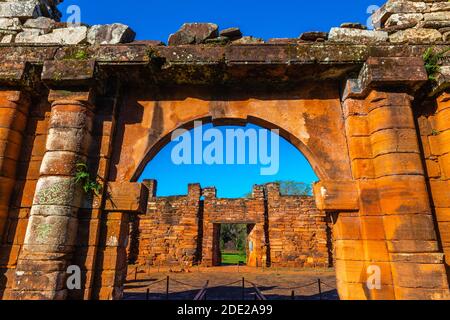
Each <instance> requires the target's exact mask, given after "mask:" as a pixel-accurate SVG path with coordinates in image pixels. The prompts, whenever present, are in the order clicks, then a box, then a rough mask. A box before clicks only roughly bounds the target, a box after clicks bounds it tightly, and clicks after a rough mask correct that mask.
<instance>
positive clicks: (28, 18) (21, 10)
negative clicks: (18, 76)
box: [0, 0, 136, 45]
mask: <svg viewBox="0 0 450 320" xmlns="http://www.w3.org/2000/svg"><path fill="white" fill-rule="evenodd" d="M61 2H63V0H0V43H42V44H61V45H64V44H68V45H75V44H83V43H89V44H118V43H129V42H132V41H134V38H135V35H136V34H135V32H134V31H133V30H132V29H131V28H130V27H129V26H126V25H124V24H121V23H113V24H108V25H94V26H91V27H89V26H87V25H83V24H81V25H70V24H67V23H63V22H59V19H60V18H61V13H60V12H59V11H58V9H57V5H58V4H60V3H61Z"/></svg>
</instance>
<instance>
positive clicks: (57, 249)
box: [13, 90, 94, 299]
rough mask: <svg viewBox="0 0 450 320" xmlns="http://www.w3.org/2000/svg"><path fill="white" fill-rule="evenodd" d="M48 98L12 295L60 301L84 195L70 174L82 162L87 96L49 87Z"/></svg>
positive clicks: (87, 134) (90, 112)
mask: <svg viewBox="0 0 450 320" xmlns="http://www.w3.org/2000/svg"><path fill="white" fill-rule="evenodd" d="M49 100H50V102H51V103H52V109H51V116H50V124H49V132H48V138H47V143H46V153H45V155H44V159H43V161H42V165H41V168H40V177H39V180H38V183H37V186H36V190H35V196H34V199H33V206H32V208H31V212H30V220H29V223H28V227H27V231H26V236H25V243H24V247H23V249H22V252H21V254H20V257H19V262H18V265H17V269H16V281H15V287H14V288H13V290H14V292H13V297H14V298H16V299H65V298H66V297H67V288H66V277H67V273H66V271H67V267H68V266H69V265H70V264H71V262H72V255H73V252H74V248H75V244H76V237H77V226H78V221H77V212H78V208H79V207H80V205H81V200H82V196H83V194H82V189H81V186H80V185H79V184H78V183H76V182H75V178H74V176H75V173H76V165H77V163H81V162H83V163H85V162H86V156H87V151H88V147H89V141H90V130H91V126H92V118H93V109H94V107H93V104H92V94H91V92H89V91H86V92H75V91H67V90H64V91H62V90H52V91H51V92H50V96H49Z"/></svg>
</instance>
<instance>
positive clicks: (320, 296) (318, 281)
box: [317, 279, 322, 300]
mask: <svg viewBox="0 0 450 320" xmlns="http://www.w3.org/2000/svg"><path fill="white" fill-rule="evenodd" d="M317 284H318V285H319V299H320V300H322V283H321V281H320V279H317Z"/></svg>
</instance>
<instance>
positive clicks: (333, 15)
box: [59, 0, 385, 197]
mask: <svg viewBox="0 0 450 320" xmlns="http://www.w3.org/2000/svg"><path fill="white" fill-rule="evenodd" d="M384 2H385V1H384V0H352V1H348V0H344V1H336V0H333V1H332V0H328V1H301V0H277V1H273V0H272V1H267V0H226V1H224V0H216V1H206V0H184V1H182V0H178V1H172V0H164V1H159V0H158V1H156V0H146V1H144V0H127V1H118V0H90V1H87V0H65V1H64V2H63V4H61V5H60V6H59V8H60V10H61V11H62V12H63V14H65V13H66V9H67V7H68V6H70V5H73V4H76V5H78V6H79V7H80V8H81V19H82V22H84V23H87V24H90V25H93V24H107V23H114V22H121V23H125V24H127V25H129V26H131V27H132V28H133V30H135V31H136V33H137V39H138V40H161V41H164V42H166V41H167V38H168V36H169V34H170V33H173V32H175V31H177V30H178V29H179V27H180V26H181V25H182V24H183V23H184V22H214V23H217V24H218V25H219V27H220V28H221V29H225V28H228V27H240V28H241V30H242V31H243V33H244V35H252V36H255V37H260V38H263V39H269V38H284V37H298V36H299V35H300V34H301V33H302V32H305V31H328V30H329V29H330V28H331V27H333V26H339V25H340V24H341V23H342V22H360V23H363V24H366V22H367V19H368V18H369V14H368V13H367V12H368V8H369V7H370V6H373V5H378V6H380V5H382V4H383V3H384ZM66 16H67V15H66V14H65V15H64V16H63V21H64V20H65V19H66ZM250 127H252V128H255V127H254V126H250ZM224 129H225V128H222V130H224ZM173 146H174V143H171V144H169V145H167V146H166V147H165V148H164V149H163V150H161V152H160V153H159V154H158V155H157V156H156V157H155V158H154V159H153V160H152V161H151V162H150V163H149V164H148V165H147V167H146V169H145V171H144V173H143V175H142V177H141V178H154V179H157V180H158V195H160V196H165V195H177V194H185V193H186V192H187V184H188V183H193V182H199V183H201V184H202V186H204V187H205V186H212V185H214V186H216V187H217V189H218V195H219V196H220V197H241V196H243V195H244V194H246V193H248V192H249V191H250V190H251V187H252V185H253V184H255V183H265V182H271V181H276V180H295V181H302V182H306V183H311V182H313V181H316V180H317V178H316V176H315V174H314V172H313V170H312V169H311V167H310V165H309V164H308V162H307V161H306V159H305V158H304V157H303V155H302V154H301V153H300V152H299V151H298V150H297V149H296V148H295V147H293V146H292V145H291V144H289V143H288V142H287V141H285V140H284V139H281V140H280V171H279V173H278V174H277V175H276V176H261V175H260V165H214V166H208V165H181V166H177V165H174V164H173V163H172V161H171V152H172V148H173Z"/></svg>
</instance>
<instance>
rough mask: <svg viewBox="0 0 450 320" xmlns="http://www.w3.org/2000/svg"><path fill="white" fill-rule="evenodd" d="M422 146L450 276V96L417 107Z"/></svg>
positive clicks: (433, 205)
mask: <svg viewBox="0 0 450 320" xmlns="http://www.w3.org/2000/svg"><path fill="white" fill-rule="evenodd" d="M418 116H419V117H418V124H419V128H420V136H421V146H422V150H423V153H424V158H425V168H426V171H427V176H428V187H429V191H430V193H431V197H432V200H433V201H432V207H433V210H434V214H435V216H436V221H437V226H438V230H437V231H438V235H439V238H440V240H441V245H442V249H443V251H444V254H445V264H446V267H447V270H448V274H449V277H450V272H449V271H450V194H449V192H448V190H449V186H450V148H449V143H448V142H449V141H450V140H449V139H450V94H449V92H448V91H447V92H443V93H442V94H440V95H438V96H437V97H436V98H434V99H429V100H428V101H426V102H424V103H423V104H422V105H421V106H420V107H419V108H418Z"/></svg>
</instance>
